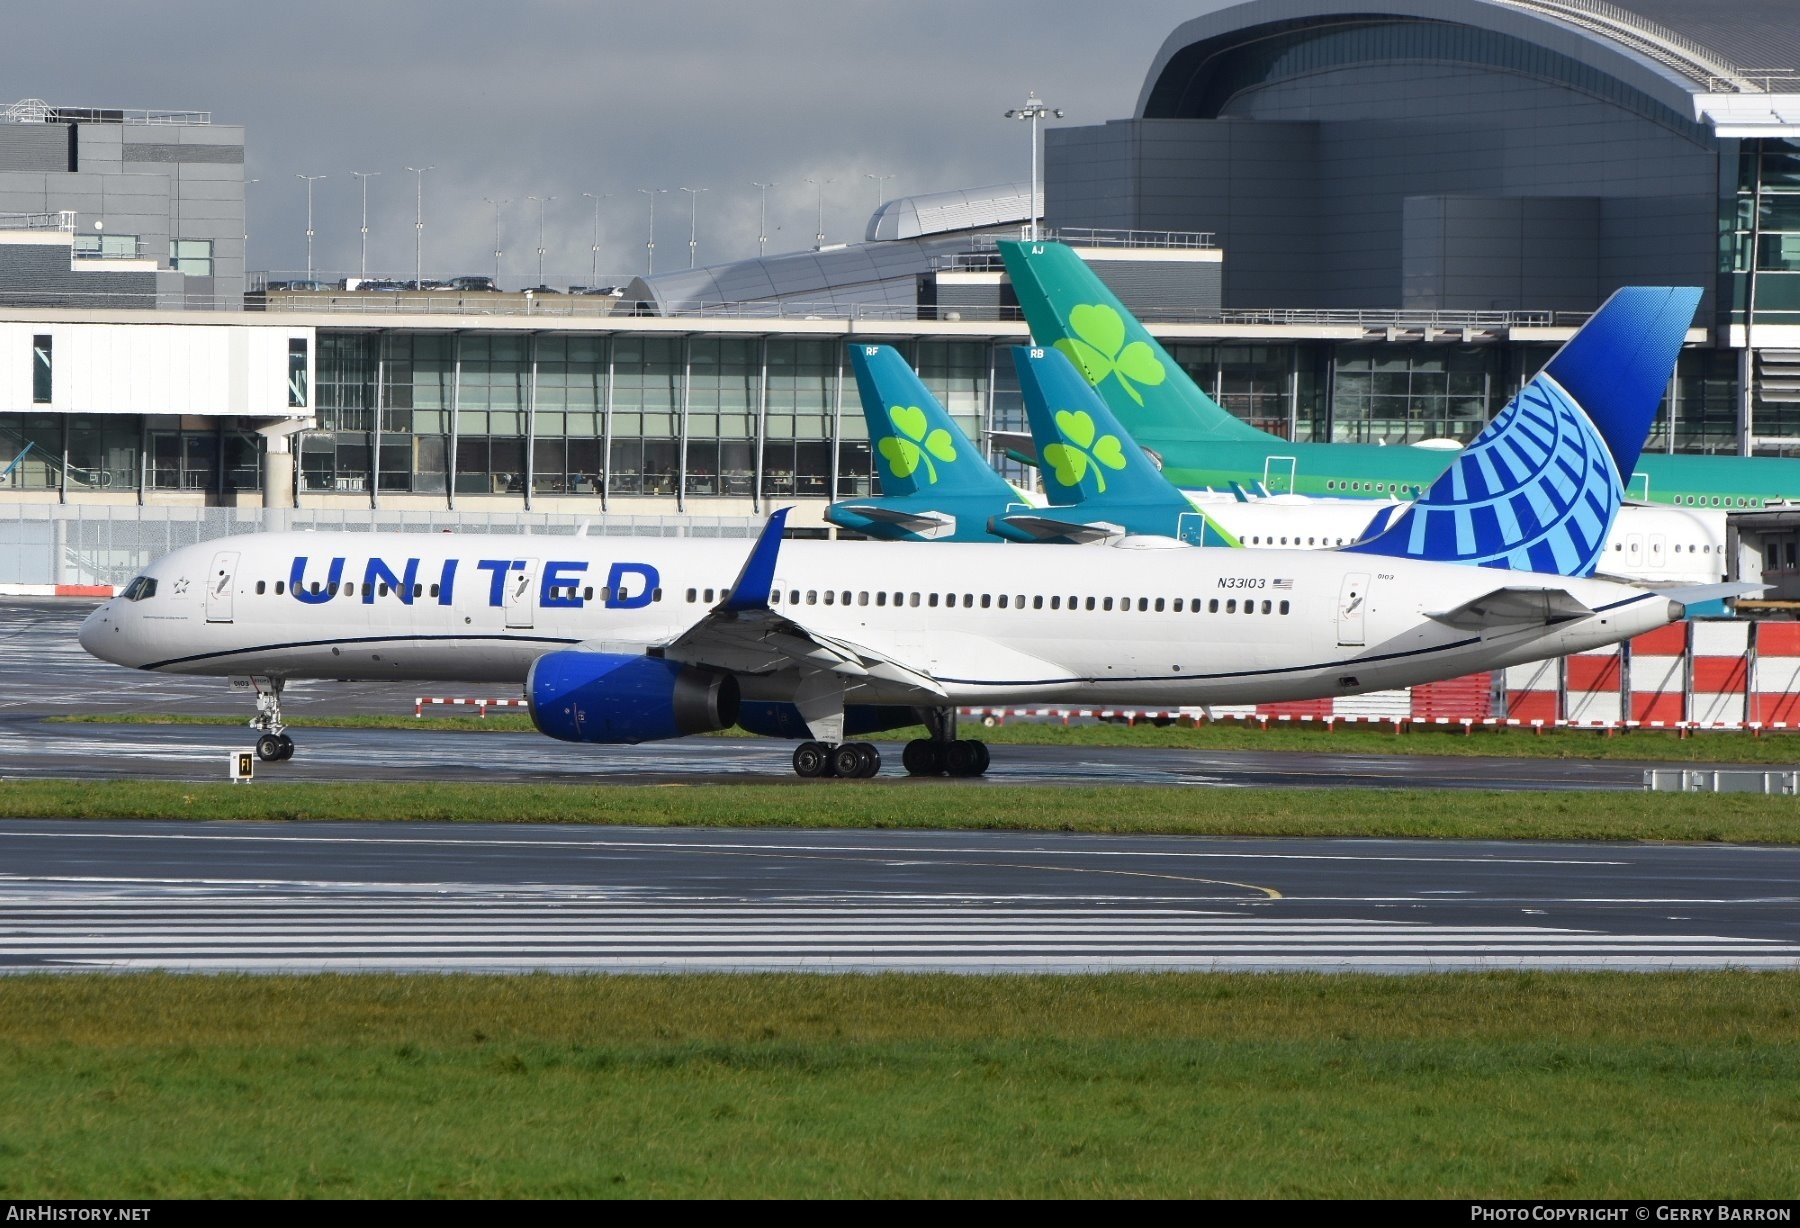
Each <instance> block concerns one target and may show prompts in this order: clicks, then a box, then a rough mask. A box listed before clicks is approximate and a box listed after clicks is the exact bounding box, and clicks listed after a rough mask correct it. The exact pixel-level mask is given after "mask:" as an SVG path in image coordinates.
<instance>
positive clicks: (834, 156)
mask: <svg viewBox="0 0 1800 1228" xmlns="http://www.w3.org/2000/svg"><path fill="white" fill-rule="evenodd" d="M1200 7H1202V6H1201V5H1199V4H1196V3H1195V2H1194V0H1134V2H1133V3H1130V4H1122V5H1111V6H1107V5H1094V4H1091V3H1080V2H1078V0H1038V2H1037V3H1030V4H1020V3H1013V4H1004V3H998V2H992V0H961V2H958V0H906V2H894V3H875V2H873V0H830V2H826V0H783V2H779V3H774V2H771V3H751V2H748V0H664V2H662V3H648V4H646V3H623V2H615V0H513V2H512V3H504V4H502V3H493V2H474V0H435V2H432V3H426V2H424V0H361V2H357V3H352V2H350V0H297V2H295V3H289V4H285V5H280V6H277V5H272V4H246V3H243V2H242V0H159V2H158V3H155V4H147V3H136V2H127V0H94V2H92V3H88V4H80V5H73V4H63V5H32V6H15V8H14V9H13V10H12V11H10V12H9V13H8V15H7V24H8V26H9V35H10V36H9V38H8V40H7V42H6V44H5V46H4V47H3V48H0V65H3V66H4V67H3V71H0V77H3V78H4V80H5V81H6V82H7V84H6V85H4V86H0V101H6V102H10V101H14V100H16V99H20V98H43V99H45V100H46V101H48V102H50V103H53V104H57V105H69V106H106V107H126V108H157V109H186V110H203V111H210V112H211V113H212V116H213V119H214V121H215V122H218V123H233V124H243V125H244V126H245V129H246V143H247V147H248V149H247V155H246V157H247V163H248V165H247V168H246V174H247V175H248V176H250V177H251V178H254V179H257V180H259V181H260V182H258V183H255V184H253V185H250V186H249V188H248V189H247V192H248V200H249V212H250V219H249V230H250V265H251V267H252V268H253V269H266V270H278V271H280V270H285V271H294V270H298V269H303V268H304V267H305V263H306V241H305V229H306V185H305V184H304V183H303V182H301V181H300V180H299V179H298V178H296V176H298V175H324V176H327V178H325V179H324V180H322V181H319V182H317V183H316V184H315V185H314V187H313V193H314V196H313V213H314V230H315V232H316V233H315V239H314V257H313V259H314V265H315V267H316V268H318V269H320V270H322V271H323V270H331V271H336V272H349V273H354V272H355V271H356V269H357V264H358V260H359V248H358V241H359V235H358V227H359V225H360V222H361V208H362V205H361V188H360V186H359V183H358V181H357V180H356V179H355V178H353V177H352V175H351V172H352V171H379V172H381V173H380V176H379V177H378V178H375V179H372V180H370V181H369V232H370V233H369V267H370V271H371V273H374V272H378V271H380V272H391V273H395V274H404V275H405V276H411V274H412V268H413V238H414V235H413V220H414V205H415V201H414V192H415V186H416V182H417V179H416V177H415V176H414V175H412V174H409V173H407V171H406V170H405V168H406V167H408V166H424V165H427V164H429V165H432V166H434V167H435V168H436V169H435V170H432V171H430V172H428V173H427V174H426V175H425V176H424V177H423V192H424V215H425V227H426V228H425V231H424V242H423V246H424V266H425V271H426V273H427V274H428V275H429V274H432V273H437V274H450V273H458V272H469V273H491V272H492V271H493V266H494V257H493V248H494V216H495V215H494V210H493V207H492V206H491V205H489V204H487V203H485V201H486V200H488V199H495V200H510V201H511V202H512V203H510V204H508V205H505V206H504V208H503V210H502V212H501V219H500V220H501V246H502V247H503V248H504V249H505V253H506V254H505V256H504V258H503V261H502V278H503V281H504V282H505V283H506V284H508V285H523V284H529V283H531V282H534V281H536V280H537V254H536V248H537V245H538V208H539V206H538V205H537V204H536V203H534V202H532V201H531V200H529V199H528V198H529V197H531V196H539V197H554V198H555V199H554V200H550V201H548V202H547V203H546V204H544V206H543V211H544V213H543V216H544V225H543V236H544V247H545V248H546V252H545V255H544V275H545V279H546V280H547V281H548V282H549V283H550V284H552V285H562V284H567V283H582V282H586V281H587V280H588V275H589V270H590V252H589V248H590V246H591V245H592V244H593V241H594V218H595V202H594V201H593V200H591V199H588V198H585V197H583V195H582V193H584V192H588V193H594V194H596V195H604V197H605V198H604V199H602V200H600V202H599V222H600V239H599V248H600V250H599V255H598V266H599V277H600V279H601V280H602V281H607V280H614V279H617V278H619V277H621V276H624V275H628V274H633V273H639V272H642V271H643V268H644V263H645V246H644V245H645V241H646V238H647V232H648V215H649V201H648V198H646V197H645V196H642V195H639V194H638V192H637V189H638V188H645V187H661V188H667V189H669V192H668V195H666V196H659V197H657V205H656V256H657V261H656V266H657V268H658V270H661V271H667V270H670V269H676V268H685V267H686V265H687V262H688V251H687V244H688V235H689V221H690V213H689V205H690V197H689V196H688V195H686V194H684V193H682V192H681V191H680V190H679V189H680V188H681V187H683V186H687V187H700V188H706V189H707V191H706V192H704V193H702V194H700V195H699V196H698V197H697V204H696V209H697V218H698V224H697V230H698V242H699V248H698V250H699V257H700V263H702V264H708V263H717V262H719V261H722V260H729V259H736V258H740V257H744V256H751V255H755V254H756V235H757V207H758V197H759V193H758V191H757V189H756V188H754V187H752V186H751V185H752V183H753V182H755V181H762V182H773V183H774V184H775V185H776V186H775V187H774V188H772V189H771V190H770V191H769V192H768V219H769V220H768V227H769V230H768V233H769V240H770V241H769V250H770V251H771V252H775V251H791V250H796V249H799V248H804V247H810V246H811V245H812V237H813V234H814V229H815V225H816V206H817V201H818V197H817V192H818V191H819V189H817V188H815V187H813V186H810V185H808V184H807V183H806V182H804V181H805V179H807V178H808V177H811V178H813V179H818V180H830V181H831V182H830V183H829V184H827V185H825V186H824V188H823V203H824V231H825V236H826V241H827V242H838V241H843V240H846V239H857V238H860V237H861V235H862V231H863V228H864V226H865V225H866V223H867V220H868V216H869V214H870V212H871V211H872V210H873V208H874V206H875V200H876V193H877V190H878V185H877V183H876V181H874V180H871V179H869V178H867V176H869V175H891V176H893V177H892V178H891V179H886V180H883V181H882V182H881V183H880V184H879V190H880V191H881V192H882V193H883V194H884V195H885V196H886V197H887V198H889V199H891V198H893V197H894V196H896V195H913V194H918V193H923V192H934V191H942V190H946V189H952V188H961V187H979V186H986V185H989V184H995V183H1004V182H1009V181H1022V180H1024V179H1025V178H1026V177H1027V175H1028V173H1029V166H1030V162H1029V158H1030V150H1029V145H1028V140H1027V136H1026V132H1025V125H1023V124H1021V123H1018V122H1016V121H1009V120H1006V119H1003V118H1002V116H1001V112H1003V111H1005V110H1006V109H1007V108H1009V107H1014V106H1017V105H1019V104H1020V103H1021V102H1023V101H1024V99H1025V97H1026V94H1027V92H1028V91H1031V90H1035V91H1036V92H1037V93H1038V94H1039V96H1041V97H1042V98H1043V99H1044V100H1045V101H1046V102H1048V103H1050V104H1051V105H1053V106H1058V107H1061V108H1063V109H1064V110H1065V111H1066V112H1067V113H1068V118H1067V119H1066V120H1064V121H1061V122H1063V123H1075V122H1081V123H1099V122H1103V121H1105V120H1107V119H1117V118H1123V117H1125V116H1128V115H1129V114H1130V113H1131V110H1132V107H1133V105H1134V104H1135V102H1136V100H1137V94H1138V90H1139V88H1140V86H1141V85H1142V83H1143V78H1144V74H1145V72H1146V70H1147V69H1148V67H1149V65H1150V62H1151V59H1152V58H1153V57H1154V56H1155V54H1156V51H1157V49H1158V48H1159V47H1160V46H1161V44H1162V41H1163V39H1164V38H1165V37H1166V36H1167V35H1168V34H1169V33H1170V31H1172V30H1173V29H1174V28H1175V26H1176V25H1178V24H1179V23H1180V22H1181V21H1182V20H1184V19H1186V18H1187V17H1190V16H1192V15H1193V14H1194V12H1195V11H1196V10H1197V9H1198V8H1200Z"/></svg>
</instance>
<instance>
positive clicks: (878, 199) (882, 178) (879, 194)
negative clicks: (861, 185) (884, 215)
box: [863, 174, 893, 213]
mask: <svg viewBox="0 0 1800 1228" xmlns="http://www.w3.org/2000/svg"><path fill="white" fill-rule="evenodd" d="M863 178H864V179H873V180H874V181H875V212H877V213H880V212H881V206H883V205H885V204H887V193H886V192H884V191H883V190H882V186H881V185H882V184H884V183H886V182H887V181H888V180H890V179H892V178H893V176H892V175H875V174H866V175H864V176H863Z"/></svg>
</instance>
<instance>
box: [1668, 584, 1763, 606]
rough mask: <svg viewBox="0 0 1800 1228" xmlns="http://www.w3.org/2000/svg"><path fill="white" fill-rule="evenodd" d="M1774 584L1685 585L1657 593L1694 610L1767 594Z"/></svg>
mask: <svg viewBox="0 0 1800 1228" xmlns="http://www.w3.org/2000/svg"><path fill="white" fill-rule="evenodd" d="M1774 587H1775V586H1774V585H1773V584H1752V583H1750V582H1749V581H1747V580H1731V581H1727V582H1725V583H1723V584H1684V585H1682V586H1681V587H1679V588H1659V589H1657V590H1656V591H1657V592H1659V593H1661V594H1662V595H1663V596H1665V597H1667V598H1668V599H1669V600H1670V601H1674V602H1679V603H1680V604H1681V605H1683V606H1685V607H1687V608H1688V609H1692V608H1693V607H1694V606H1697V605H1706V604H1707V603H1709V602H1713V601H1729V600H1730V599H1731V598H1733V597H1748V596H1750V595H1752V594H1753V593H1766V592H1768V591H1769V590H1770V589H1772V588H1774Z"/></svg>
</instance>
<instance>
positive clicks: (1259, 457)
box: [998, 240, 1800, 508]
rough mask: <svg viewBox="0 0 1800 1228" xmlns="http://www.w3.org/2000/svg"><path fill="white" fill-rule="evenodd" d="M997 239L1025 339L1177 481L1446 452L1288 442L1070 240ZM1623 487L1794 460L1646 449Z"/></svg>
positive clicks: (1767, 481)
mask: <svg viewBox="0 0 1800 1228" xmlns="http://www.w3.org/2000/svg"><path fill="white" fill-rule="evenodd" d="M998 247H999V249H1000V254H1001V257H1002V259H1003V260H1004V261H1005V264H1006V271H1007V275H1008V277H1009V278H1010V279H1011V281H1012V285H1013V290H1014V293H1015V294H1016V295H1017V296H1018V300H1019V305H1020V307H1021V308H1023V310H1024V312H1025V318H1026V320H1027V322H1028V323H1029V324H1030V326H1031V335H1032V338H1033V340H1035V341H1036V342H1037V344H1039V345H1042V346H1046V347H1054V348H1056V349H1059V350H1061V351H1063V353H1065V354H1067V355H1068V356H1069V357H1070V359H1072V360H1073V361H1074V363H1075V365H1076V366H1077V367H1078V368H1079V369H1080V370H1081V372H1082V374H1083V375H1085V376H1086V377H1087V379H1088V382H1089V383H1091V384H1093V385H1094V387H1095V388H1096V389H1097V390H1098V391H1099V393H1100V395H1101V396H1102V397H1103V398H1105V400H1106V403H1107V404H1108V405H1109V406H1111V407H1112V410H1113V412H1114V413H1115V414H1116V415H1118V418H1119V420H1120V422H1122V423H1123V424H1124V425H1125V429H1126V430H1128V431H1129V432H1130V433H1131V436H1132V438H1134V439H1136V440H1137V442H1138V443H1139V444H1140V445H1142V446H1143V447H1145V448H1148V449H1151V450H1153V451H1154V452H1156V453H1157V454H1158V455H1159V456H1160V457H1161V459H1162V464H1163V472H1164V474H1165V475H1166V476H1167V477H1168V478H1169V479H1170V480H1171V481H1172V482H1174V483H1175V484H1176V485H1177V486H1180V487H1183V488H1188V489H1204V488H1209V487H1211V488H1225V487H1228V486H1229V485H1230V484H1231V483H1234V482H1235V483H1240V484H1243V485H1249V484H1251V483H1259V482H1260V483H1263V484H1264V485H1265V486H1266V487H1267V488H1268V489H1269V490H1272V491H1287V492H1292V493H1297V494H1306V495H1327V496H1345V497H1351V498H1357V497H1364V496H1370V497H1380V496H1393V495H1399V496H1401V497H1409V496H1411V495H1413V494H1416V493H1417V492H1418V491H1421V490H1423V489H1424V488H1425V487H1427V486H1429V485H1430V484H1431V483H1432V482H1433V481H1435V480H1436V479H1437V477H1438V475H1439V474H1441V473H1443V472H1444V470H1445V468H1446V466H1447V465H1448V464H1449V462H1450V459H1451V457H1452V456H1454V452H1445V451H1442V450H1439V449H1436V448H1420V447H1381V446H1377V445H1374V444H1353V443H1303V442H1290V441H1288V440H1285V439H1282V438H1280V437H1279V436H1275V435H1271V434H1269V433H1267V432H1266V431H1261V430H1258V429H1257V428H1256V427H1253V426H1251V425H1250V424H1249V423H1247V422H1244V421H1242V420H1241V419H1239V418H1237V417H1235V416H1233V415H1232V414H1230V413H1228V412H1226V411H1225V410H1224V409H1223V408H1221V407H1220V406H1219V405H1218V403H1217V402H1215V401H1213V399H1212V398H1211V397H1209V396H1207V395H1206V394H1205V393H1204V392H1202V391H1201V390H1200V388H1199V387H1198V386H1197V385H1196V384H1195V383H1194V382H1193V380H1192V379H1190V378H1189V377H1188V375H1187V373H1186V372H1185V371H1183V370H1182V369H1181V366H1180V365H1179V364H1178V363H1176V362H1175V361H1174V360H1173V359H1172V358H1170V357H1169V355H1168V353H1167V352H1166V351H1165V350H1164V349H1163V347H1162V346H1161V344H1159V343H1158V342H1157V340H1156V339H1155V338H1154V337H1152V336H1151V335H1150V334H1149V332H1147V331H1146V330H1145V329H1144V327H1143V325H1141V324H1140V323H1139V322H1138V321H1137V319H1136V318H1135V317H1133V316H1132V315H1131V313H1130V312H1129V311H1127V310H1126V309H1125V307H1124V306H1123V305H1122V304H1121V303H1120V302H1119V300H1118V299H1117V298H1116V297H1115V296H1114V295H1113V293H1112V291H1111V290H1109V289H1108V288H1107V287H1106V284H1105V283H1104V282H1102V281H1101V280H1100V279H1099V278H1098V277H1097V276H1095V275H1094V273H1093V271H1092V270H1091V269H1089V268H1088V267H1087V265H1086V264H1085V263H1083V261H1082V260H1081V257H1080V256H1078V255H1077V254H1076V253H1075V252H1074V251H1073V250H1071V249H1070V248H1068V247H1066V246H1064V245H1063V244H1060V243H1053V242H1048V241H1037V242H1020V241H1007V240H1002V241H1001V242H1000V243H999V244H998ZM1622 476H1623V477H1624V479H1625V483H1626V489H1627V491H1628V493H1629V494H1630V496H1631V498H1633V499H1634V500H1638V501H1643V502H1654V503H1669V504H1676V505H1680V506H1689V507H1717V508H1724V507H1761V506H1763V505H1764V504H1766V503H1768V502H1780V501H1784V500H1795V501H1800V460H1791V459H1784V458H1779V457H1741V456H1679V455H1675V456H1672V455H1662V454H1657V453H1647V454H1644V455H1642V456H1640V457H1639V458H1638V461H1637V463H1636V465H1635V466H1634V467H1633V468H1632V469H1630V470H1629V471H1627V472H1625V473H1624V474H1623V475H1622Z"/></svg>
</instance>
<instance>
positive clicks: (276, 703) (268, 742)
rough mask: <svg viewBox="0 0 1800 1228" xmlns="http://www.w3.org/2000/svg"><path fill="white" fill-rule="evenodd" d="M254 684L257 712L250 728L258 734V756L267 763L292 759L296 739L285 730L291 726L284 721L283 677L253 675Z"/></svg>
mask: <svg viewBox="0 0 1800 1228" xmlns="http://www.w3.org/2000/svg"><path fill="white" fill-rule="evenodd" d="M250 685H251V686H253V687H255V688H256V715H255V716H254V717H252V718H251V719H250V728H252V729H254V730H256V731H257V733H258V737H257V739H256V757H257V758H258V759H261V760H262V761H263V762H264V763H281V762H284V761H285V760H288V759H292V758H293V757H294V739H292V738H290V737H288V736H287V734H286V733H285V732H283V731H284V730H285V729H286V728H287V726H286V725H285V724H283V723H282V720H281V688H282V686H283V685H284V684H283V680H282V679H280V678H252V679H250Z"/></svg>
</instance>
